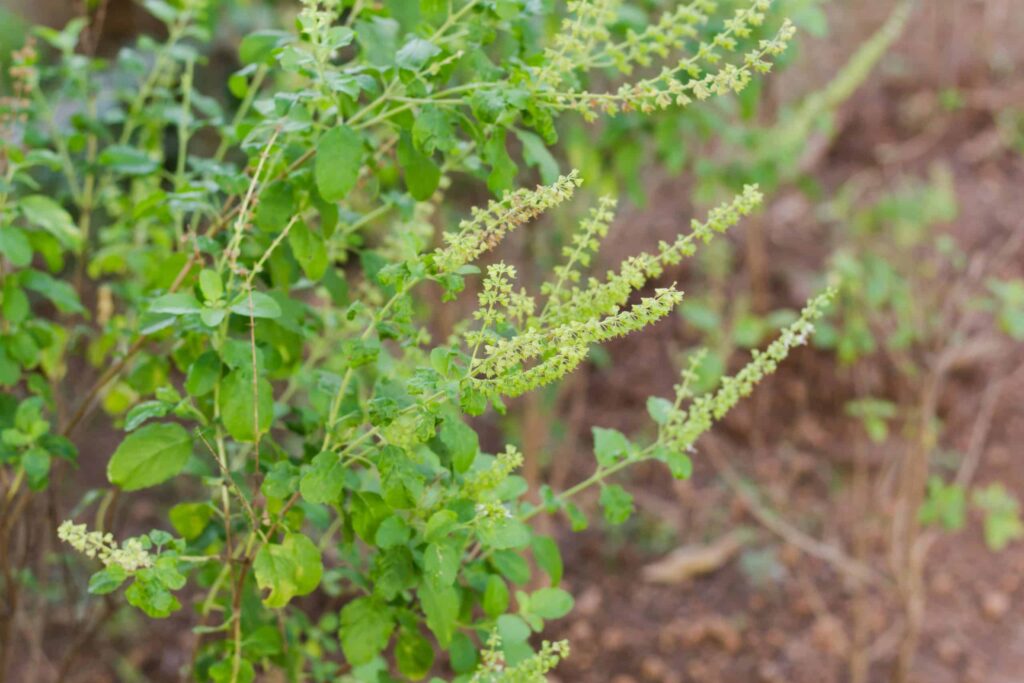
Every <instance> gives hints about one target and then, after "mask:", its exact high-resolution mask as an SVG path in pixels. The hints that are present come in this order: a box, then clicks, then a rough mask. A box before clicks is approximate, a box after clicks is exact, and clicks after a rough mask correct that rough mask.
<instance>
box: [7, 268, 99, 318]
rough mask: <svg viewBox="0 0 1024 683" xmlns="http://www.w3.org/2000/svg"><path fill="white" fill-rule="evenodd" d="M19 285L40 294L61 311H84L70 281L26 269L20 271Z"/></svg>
mask: <svg viewBox="0 0 1024 683" xmlns="http://www.w3.org/2000/svg"><path fill="white" fill-rule="evenodd" d="M21 285H22V287H24V288H25V289H31V290H32V291H33V292H37V293H39V294H42V295H43V296H44V297H46V298H47V299H49V300H50V302H51V303H53V305H54V306H56V307H57V310H58V311H60V312H61V313H85V312H86V311H85V308H83V307H82V304H81V302H80V301H79V300H78V294H77V293H76V292H75V288H74V287H72V286H71V283H69V282H64V281H63V280H55V279H53V278H52V277H50V276H49V275H47V274H46V273H41V272H39V271H38V270H27V271H24V272H22V273H21Z"/></svg>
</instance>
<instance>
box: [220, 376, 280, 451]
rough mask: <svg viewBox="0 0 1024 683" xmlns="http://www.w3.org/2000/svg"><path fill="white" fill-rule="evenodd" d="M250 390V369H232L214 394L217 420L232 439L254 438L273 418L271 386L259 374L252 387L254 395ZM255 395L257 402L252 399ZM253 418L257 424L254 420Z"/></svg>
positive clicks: (271, 422) (251, 383) (250, 439)
mask: <svg viewBox="0 0 1024 683" xmlns="http://www.w3.org/2000/svg"><path fill="white" fill-rule="evenodd" d="M253 389H254V387H253V376H252V370H251V369H250V368H239V369H238V370H234V371H233V372H231V373H230V374H229V375H228V376H227V377H225V378H224V380H223V381H222V382H221V386H220V395H219V397H218V403H219V405H220V419H221V422H223V423H224V428H225V429H227V430H228V434H230V435H231V438H233V439H235V440H236V441H246V442H252V441H255V440H256V436H257V435H258V434H263V433H265V432H267V431H268V430H269V429H270V425H271V424H273V421H274V393H273V392H274V388H273V387H272V386H271V384H270V382H268V381H267V380H265V379H263V378H262V377H261V378H260V379H259V382H258V384H257V386H256V387H255V389H256V392H255V395H254V392H253ZM257 396H258V397H259V401H258V402H257V401H256V400H255V399H256V397H257ZM254 404H255V405H256V408H257V409H255V410H254V408H253V406H254ZM254 413H255V414H254ZM257 417H258V419H259V422H258V423H256V422H255V421H254V418H257Z"/></svg>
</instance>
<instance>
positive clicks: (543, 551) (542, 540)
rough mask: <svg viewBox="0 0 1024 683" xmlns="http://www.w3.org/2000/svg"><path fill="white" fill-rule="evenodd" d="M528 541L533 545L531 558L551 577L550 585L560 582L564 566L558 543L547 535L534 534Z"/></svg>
mask: <svg viewBox="0 0 1024 683" xmlns="http://www.w3.org/2000/svg"><path fill="white" fill-rule="evenodd" d="M530 543H531V546H532V547H533V559H534V560H536V561H537V566H538V567H540V568H541V570H543V571H544V573H545V574H547V575H548V577H549V578H550V579H551V585H553V586H555V585H558V584H559V583H561V581H562V573H563V572H564V568H563V565H562V553H561V552H559V550H558V544H557V543H555V541H554V540H553V539H552V538H551V537H549V536H534V537H533V540H532V541H531V542H530Z"/></svg>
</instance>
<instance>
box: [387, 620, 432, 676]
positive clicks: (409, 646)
mask: <svg viewBox="0 0 1024 683" xmlns="http://www.w3.org/2000/svg"><path fill="white" fill-rule="evenodd" d="M395 663H396V664H398V670H399V671H400V672H401V673H402V675H404V676H407V677H409V678H411V679H412V680H414V681H418V680H420V679H421V678H423V677H424V676H426V675H427V674H428V673H430V669H431V668H432V667H433V666H434V648H433V647H431V646H430V642H429V641H428V640H427V639H426V638H424V637H423V636H422V635H420V634H419V633H418V632H416V631H413V630H411V629H402V630H401V631H400V632H399V634H398V642H397V643H395Z"/></svg>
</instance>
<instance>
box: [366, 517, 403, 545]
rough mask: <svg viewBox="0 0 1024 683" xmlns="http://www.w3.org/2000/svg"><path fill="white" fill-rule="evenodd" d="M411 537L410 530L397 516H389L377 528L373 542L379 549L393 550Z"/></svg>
mask: <svg viewBox="0 0 1024 683" xmlns="http://www.w3.org/2000/svg"><path fill="white" fill-rule="evenodd" d="M411 537H412V529H410V528H409V525H408V524H406V523H405V520H404V519H402V518H401V517H399V516H398V515H391V516H390V517H388V518H387V519H385V520H384V521H383V522H381V523H380V526H379V527H377V533H376V534H375V535H374V542H375V543H376V544H377V546H378V547H380V548H393V547H395V546H399V545H404V544H405V543H408V542H409V539H410V538H411Z"/></svg>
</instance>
